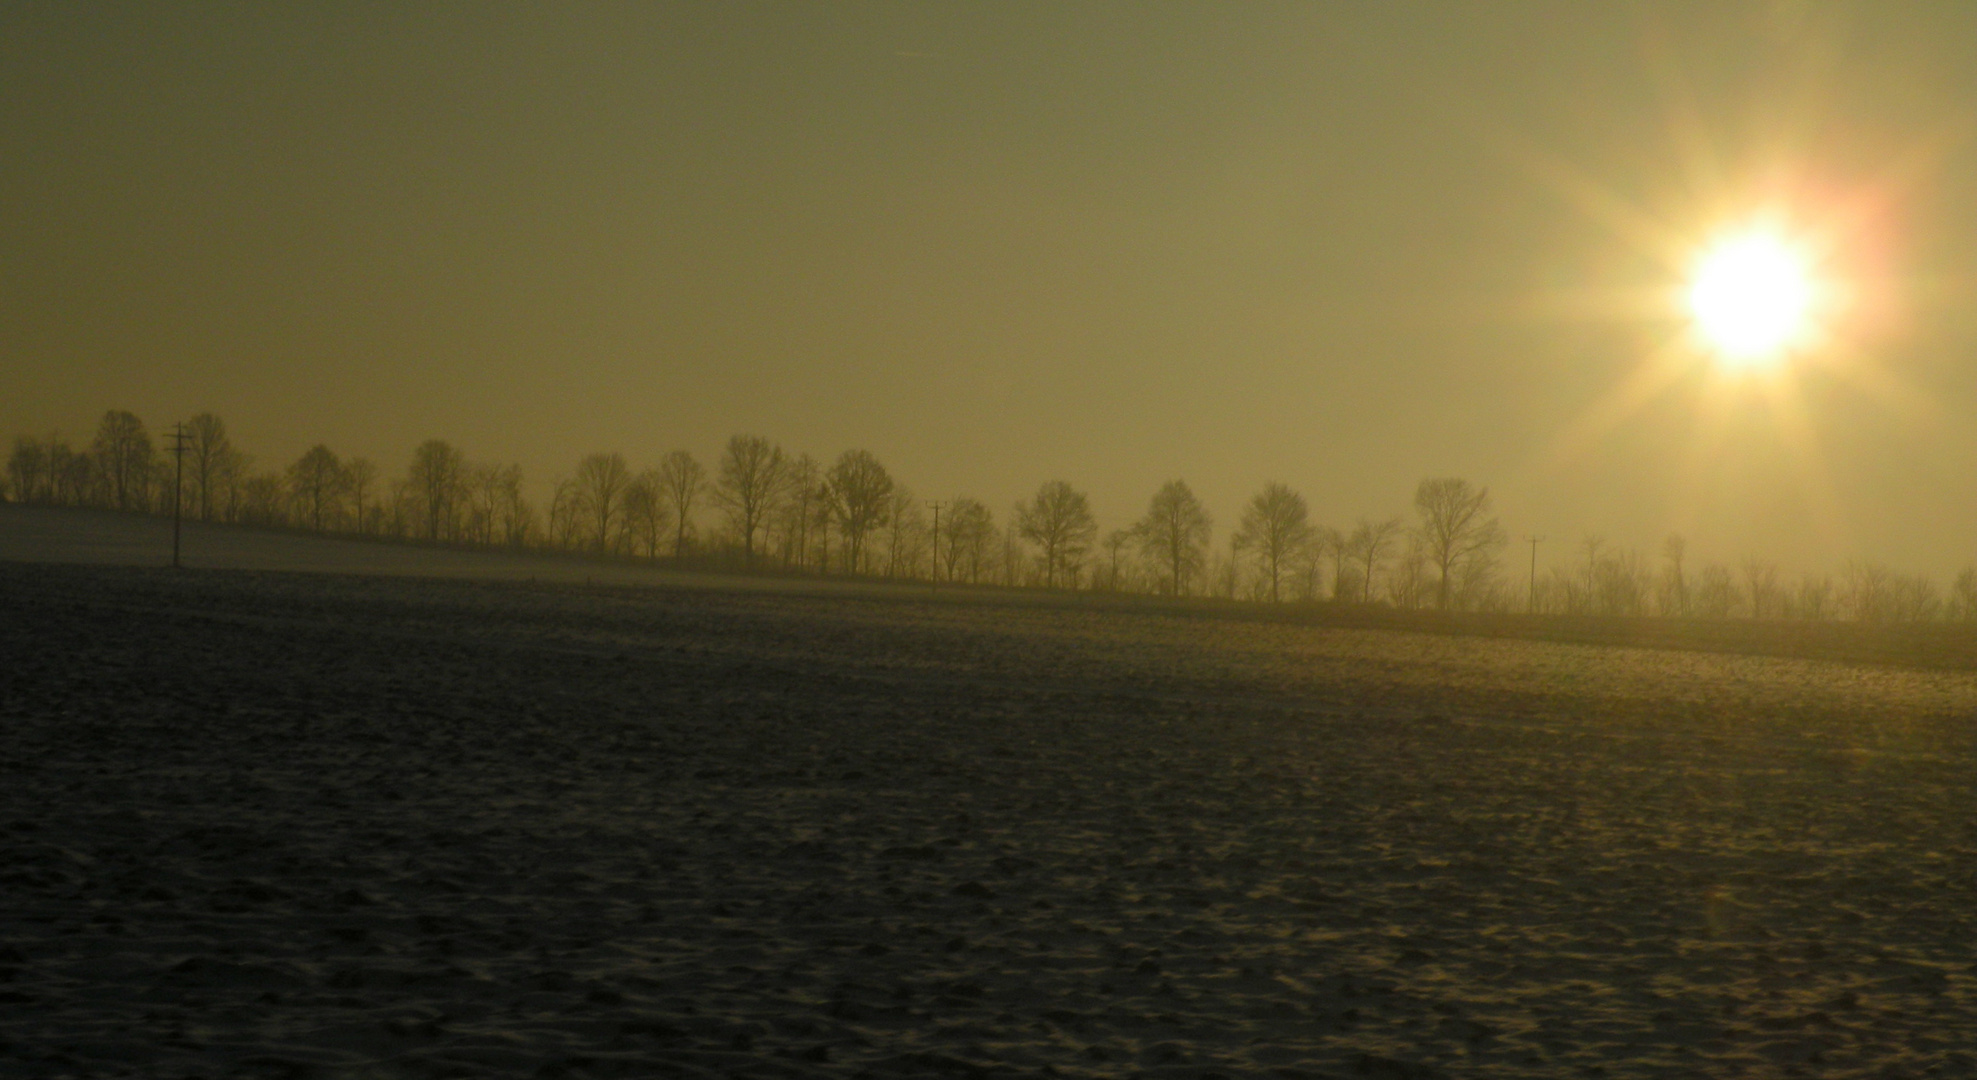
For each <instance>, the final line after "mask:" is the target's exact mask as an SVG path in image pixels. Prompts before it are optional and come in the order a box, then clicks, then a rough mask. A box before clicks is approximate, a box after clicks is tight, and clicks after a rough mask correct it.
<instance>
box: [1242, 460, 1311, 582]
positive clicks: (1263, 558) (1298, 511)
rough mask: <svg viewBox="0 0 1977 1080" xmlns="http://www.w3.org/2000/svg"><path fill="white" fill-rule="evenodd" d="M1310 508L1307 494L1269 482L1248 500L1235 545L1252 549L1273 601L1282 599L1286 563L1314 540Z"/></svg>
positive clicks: (1246, 549)
mask: <svg viewBox="0 0 1977 1080" xmlns="http://www.w3.org/2000/svg"><path fill="white" fill-rule="evenodd" d="M1311 539H1312V529H1311V508H1310V507H1309V506H1307V505H1306V504H1305V502H1304V496H1302V495H1299V494H1298V493H1297V492H1295V491H1292V490H1291V489H1290V488H1288V487H1286V486H1285V485H1283V484H1279V483H1274V482H1272V483H1269V484H1265V485H1264V486H1263V490H1262V491H1259V492H1257V493H1256V496H1255V497H1254V498H1252V499H1250V500H1249V505H1248V506H1247V507H1245V508H1244V509H1243V515H1242V522H1241V524H1240V525H1239V526H1238V528H1237V530H1236V548H1237V549H1238V550H1243V551H1253V552H1255V553H1256V558H1257V561H1258V562H1259V563H1261V564H1262V569H1263V573H1264V575H1265V576H1266V577H1267V578H1268V579H1269V581H1270V602H1271V603H1273V604H1274V603H1277V602H1278V601H1279V600H1281V599H1282V589H1281V584H1282V582H1283V576H1284V564H1285V563H1287V562H1289V561H1290V560H1291V559H1292V558H1294V557H1295V556H1296V555H1297V554H1298V553H1299V552H1300V551H1302V550H1303V549H1304V547H1305V545H1307V544H1309V543H1311Z"/></svg>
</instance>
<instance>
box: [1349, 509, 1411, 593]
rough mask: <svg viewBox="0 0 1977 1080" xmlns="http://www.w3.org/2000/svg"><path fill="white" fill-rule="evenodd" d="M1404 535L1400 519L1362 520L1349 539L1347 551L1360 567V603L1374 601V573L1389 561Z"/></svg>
mask: <svg viewBox="0 0 1977 1080" xmlns="http://www.w3.org/2000/svg"><path fill="white" fill-rule="evenodd" d="M1400 535H1401V524H1400V519H1399V518H1387V519H1385V520H1383V521H1368V520H1367V519H1365V518H1360V519H1359V524H1358V525H1355V526H1353V529H1352V535H1351V536H1349V537H1347V538H1346V540H1345V551H1346V553H1347V555H1349V557H1350V558H1352V559H1353V560H1354V561H1355V562H1357V563H1358V564H1359V567H1360V574H1361V576H1360V581H1359V602H1360V603H1362V604H1370V603H1372V602H1373V574H1374V572H1375V571H1377V570H1378V569H1379V568H1380V564H1381V563H1383V562H1385V561H1386V558H1387V553H1388V552H1389V551H1392V550H1393V547H1394V545H1395V544H1396V543H1398V542H1399V540H1400Z"/></svg>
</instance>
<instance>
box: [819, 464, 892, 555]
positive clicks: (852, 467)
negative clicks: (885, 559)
mask: <svg viewBox="0 0 1977 1080" xmlns="http://www.w3.org/2000/svg"><path fill="white" fill-rule="evenodd" d="M824 486H825V489H826V490H827V491H828V492H829V493H830V505H831V511H832V513H833V514H834V515H835V516H836V517H837V522H838V528H839V529H841V530H843V532H844V546H845V566H846V568H847V569H848V570H849V571H850V572H851V573H854V574H858V573H863V572H864V570H865V537H866V535H867V534H869V533H870V532H871V531H872V530H873V529H876V528H878V527H879V526H881V525H884V524H885V522H886V515H887V514H888V513H889V512H890V511H891V510H892V489H893V482H892V476H891V475H890V474H888V473H887V472H886V469H885V466H883V465H881V464H879V459H878V458H875V457H873V456H872V455H871V453H870V452H869V451H866V450H846V451H845V452H844V453H842V454H840V455H838V459H837V462H836V464H834V465H832V466H831V469H830V472H829V474H828V475H827V476H826V477H825V481H824Z"/></svg>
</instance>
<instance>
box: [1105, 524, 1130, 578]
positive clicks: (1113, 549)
mask: <svg viewBox="0 0 1977 1080" xmlns="http://www.w3.org/2000/svg"><path fill="white" fill-rule="evenodd" d="M1133 538H1134V536H1133V530H1131V529H1114V530H1112V531H1111V532H1109V533H1106V534H1105V540H1104V541H1103V543H1104V545H1105V561H1106V568H1105V587H1106V588H1108V589H1110V590H1112V591H1113V592H1118V591H1120V583H1121V582H1122V581H1124V580H1125V574H1124V571H1122V570H1120V568H1119V556H1120V555H1121V554H1122V553H1123V552H1124V551H1125V550H1126V549H1127V548H1128V547H1131V546H1132V543H1133Z"/></svg>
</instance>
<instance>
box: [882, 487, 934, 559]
mask: <svg viewBox="0 0 1977 1080" xmlns="http://www.w3.org/2000/svg"><path fill="white" fill-rule="evenodd" d="M890 501H891V503H892V506H891V508H890V509H889V510H887V512H886V525H887V528H888V533H887V536H886V576H887V577H889V578H897V577H909V576H911V575H912V574H913V573H914V572H915V569H916V568H917V567H918V566H919V564H920V544H921V541H922V540H923V539H925V533H926V518H925V517H924V515H922V514H921V513H920V499H919V497H918V496H916V495H914V494H913V492H912V490H911V489H909V488H908V487H907V486H906V485H905V484H899V483H895V484H894V485H893V486H892V498H891V500H890ZM934 557H935V558H939V557H940V553H939V552H935V553H934Z"/></svg>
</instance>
